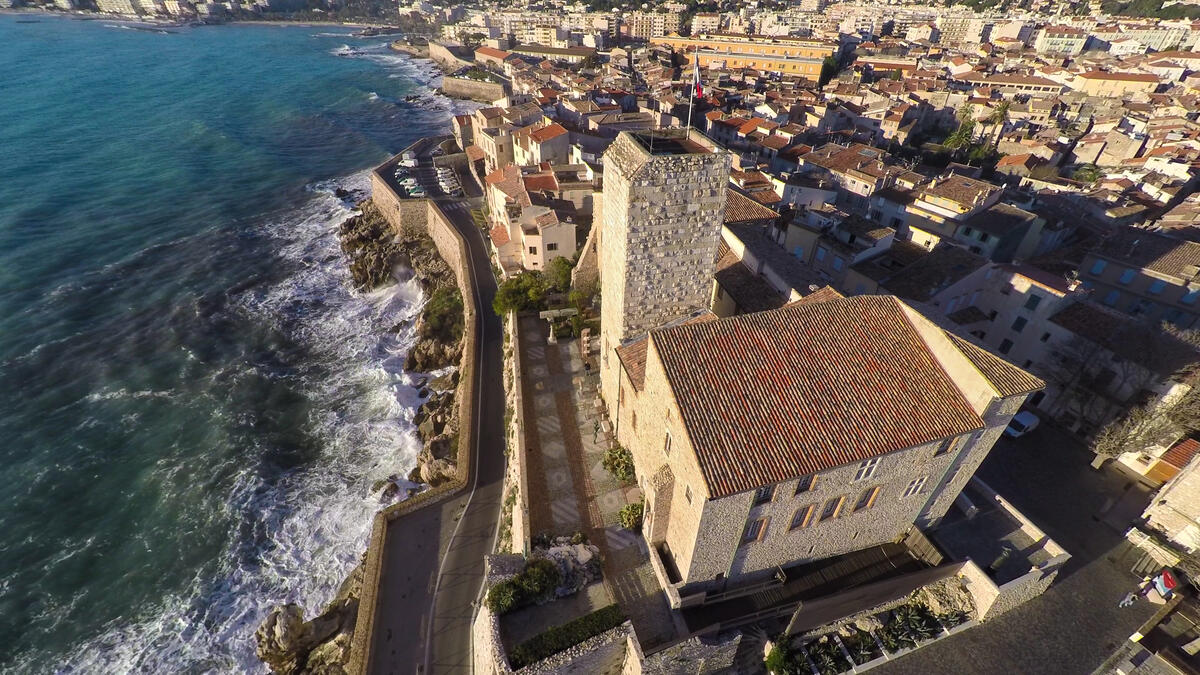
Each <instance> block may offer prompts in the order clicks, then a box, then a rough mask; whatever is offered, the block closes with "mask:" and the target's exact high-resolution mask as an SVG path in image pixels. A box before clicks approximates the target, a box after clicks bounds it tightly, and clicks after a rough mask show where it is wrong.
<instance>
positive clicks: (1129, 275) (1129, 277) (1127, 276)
mask: <svg viewBox="0 0 1200 675" xmlns="http://www.w3.org/2000/svg"><path fill="white" fill-rule="evenodd" d="M1135 275H1137V272H1134V271H1133V270H1125V271H1124V272H1121V278H1120V279H1119V281H1120V282H1121V283H1123V284H1127V283H1129V282H1131V281H1133V277H1134V276H1135Z"/></svg>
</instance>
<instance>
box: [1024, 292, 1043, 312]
mask: <svg viewBox="0 0 1200 675" xmlns="http://www.w3.org/2000/svg"><path fill="white" fill-rule="evenodd" d="M1041 302H1042V296H1040V295H1035V294H1032V293H1031V294H1030V295H1029V299H1028V300H1026V301H1025V309H1028V310H1029V311H1033V310H1035V309H1037V306H1038V305H1039V304H1041Z"/></svg>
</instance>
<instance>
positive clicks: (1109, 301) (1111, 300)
mask: <svg viewBox="0 0 1200 675" xmlns="http://www.w3.org/2000/svg"><path fill="white" fill-rule="evenodd" d="M1120 297H1121V292H1120V291H1109V292H1108V295H1106V296H1104V304H1106V305H1108V306H1109V307H1112V306H1113V305H1116V304H1117V300H1118V299H1119V298H1120Z"/></svg>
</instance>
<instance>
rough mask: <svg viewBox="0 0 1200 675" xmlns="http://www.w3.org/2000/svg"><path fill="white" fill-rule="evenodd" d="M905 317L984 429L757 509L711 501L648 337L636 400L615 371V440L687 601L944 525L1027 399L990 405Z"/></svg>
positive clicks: (929, 331) (744, 502) (968, 374)
mask: <svg viewBox="0 0 1200 675" xmlns="http://www.w3.org/2000/svg"><path fill="white" fill-rule="evenodd" d="M910 316H911V319H912V321H913V323H914V325H916V326H917V328H918V331H919V332H921V333H922V334H923V337H925V339H926V342H927V344H928V345H929V346H930V348H931V350H932V351H933V352H934V354H935V356H936V357H937V359H938V361H939V363H940V364H941V366H942V367H943V368H944V369H945V370H946V371H947V373H949V374H950V375H951V376H952V377H954V379H955V381H956V384H958V386H959V387H960V390H961V391H962V393H963V394H964V395H965V396H966V397H967V399H968V400H969V401H971V403H972V405H973V406H974V407H975V409H976V410H978V411H979V412H980V416H981V417H982V418H983V420H984V422H985V424H986V426H985V427H984V428H983V429H980V430H978V431H975V432H972V433H968V434H964V435H962V436H959V437H957V438H956V440H955V441H954V442H953V443H952V444H951V446H950V447H951V449H950V450H949V451H948V452H944V453H942V454H938V451H939V448H940V447H941V445H942V443H943V441H944V440H945V439H936V440H931V441H930V442H929V443H927V444H924V445H919V446H916V447H912V448H906V449H902V450H898V451H896V452H892V453H889V454H887V455H884V456H882V457H879V462H878V464H877V465H876V467H875V469H874V471H873V473H872V474H871V475H870V476H869V477H868V478H863V479H859V480H855V477H856V474H857V473H858V470H859V465H858V463H854V464H847V465H843V466H840V467H836V468H833V469H830V470H827V471H823V472H821V473H820V474H817V475H816V478H815V483H814V485H813V486H812V488H811V489H808V490H801V491H799V492H797V486H798V483H799V482H800V479H793V480H788V481H785V482H782V483H779V484H776V485H775V486H773V493H772V495H771V499H770V500H769V501H766V502H765V503H760V504H756V503H755V499H756V496H755V492H754V491H748V492H743V493H739V494H735V495H731V496H728V497H724V498H720V499H713V498H711V495H710V494H709V493H708V491H707V488H706V484H705V481H704V478H703V476H702V474H701V471H700V466H699V464H698V462H697V460H696V455H695V452H694V450H693V448H692V446H691V443H690V441H689V439H688V435H687V432H686V429H685V428H684V425H683V423H682V416H681V414H680V410H679V408H678V406H677V404H676V401H675V397H674V396H673V394H672V392H671V388H670V384H669V382H668V380H667V377H666V373H665V371H664V369H663V366H662V362H661V360H660V358H659V356H658V352H657V349H656V348H655V344H654V340H653V337H652V336H651V337H650V338H647V339H649V340H650V343H649V345H648V347H647V360H646V368H645V380H644V382H643V384H642V388H641V390H640V391H639V390H638V389H637V388H635V387H634V386H633V383H632V382H631V381H630V379H629V377H628V375H627V373H626V372H625V370H624V369H623V368H620V367H619V366H618V370H619V372H618V373H617V375H618V376H619V378H620V379H619V389H618V393H617V394H616V398H615V400H616V401H617V405H616V406H613V407H612V411H613V414H614V418H615V419H614V424H615V428H616V433H617V439H618V440H619V442H620V443H621V444H622V445H624V446H625V447H627V448H629V449H630V451H631V452H632V453H633V458H634V464H635V467H636V470H637V476H638V483H639V485H641V487H642V489H643V490H644V492H645V494H646V521H645V526H644V527H643V532H644V533H645V535H646V537H647V539H648V541H649V542H650V544H651V545H653V546H656V547H657V549H658V551H660V552H662V554H663V556H664V557H666V558H669V561H670V562H672V563H673V564H674V566H675V568H676V569H677V570H678V572H679V575H680V577H681V582H680V586H679V591H678V592H679V595H680V596H682V598H683V603H684V604H688V596H689V595H692V596H694V595H695V594H697V593H701V592H704V591H718V590H721V589H723V588H726V584H729V585H732V586H736V585H738V584H742V583H753V582H755V581H759V580H762V579H765V578H767V577H769V576H770V575H771V573H772V572H773V570H774V569H775V568H776V567H777V566H787V565H791V564H797V563H804V562H809V561H813V560H820V559H823V558H828V557H831V556H836V555H841V554H844V553H849V552H851V551H856V550H860V549H864V548H868V547H870V546H874V545H878V544H882V543H886V542H891V541H895V540H897V539H899V538H900V537H901V536H903V534H904V533H905V532H906V531H908V530H909V528H911V527H913V526H914V525H917V526H919V527H922V528H929V527H933V526H935V525H936V524H937V523H938V522H939V521H940V520H941V519H942V518H943V517H944V516H945V514H946V512H947V511H948V510H949V508H950V507H951V506H952V505H953V503H954V500H955V498H956V497H957V496H958V494H959V493H960V492H961V491H962V489H963V487H964V486H965V485H966V483H967V481H968V480H970V478H971V476H973V475H974V473H975V471H976V469H978V467H979V465H980V464H981V463H982V462H983V460H984V459H985V458H986V457H987V454H988V452H989V451H990V450H991V447H992V445H993V444H994V443H995V441H996V440H997V439H998V438H999V437H1000V435H1001V433H1003V431H1004V427H1005V426H1006V425H1007V424H1008V422H1009V420H1010V419H1011V418H1012V416H1013V415H1014V414H1015V413H1016V412H1017V411H1018V410H1019V409H1020V406H1021V404H1022V402H1023V401H1024V400H1025V395H1023V394H1022V395H1019V396H1013V397H1009V398H999V397H997V396H996V395H995V392H994V390H992V389H991V388H990V386H989V385H988V384H987V382H986V380H984V379H983V378H982V377H980V376H979V375H978V374H977V372H976V371H975V369H974V366H972V365H971V364H970V362H969V361H967V360H966V358H965V357H964V356H963V355H962V353H961V352H959V351H958V349H957V347H955V346H954V345H953V343H951V342H950V341H949V339H948V338H947V337H946V336H945V333H944V332H943V331H942V330H941V329H940V328H938V327H937V326H936V325H934V324H933V323H931V322H929V321H928V320H927V319H925V318H924V317H922V316H921V315H920V314H917V313H916V312H915V311H913V312H911V314H910ZM609 400H614V399H609ZM668 436H669V437H670V441H669V443H668V441H667V438H668ZM922 479H923V481H922ZM913 481H922V482H921V487H920V488H919V490H918V491H917V492H916V493H915V494H911V495H906V494H905V493H906V492H907V491H908V489H909V486H910V484H911V483H913ZM873 488H878V492H876V493H875V496H874V497H873V499H871V505H870V506H869V507H866V508H863V509H861V510H860V511H855V505H856V503H857V502H858V501H859V499H860V497H862V496H863V494H864V492H866V491H868V490H871V489H873ZM839 497H840V498H843V500H844V501H843V502H842V505H841V508H840V511H839V513H838V515H837V516H836V517H834V518H831V519H829V520H827V521H824V522H820V521H819V517H820V514H821V510H822V508H823V507H824V506H825V505H826V504H828V503H829V502H830V500H835V499H837V498H839ZM808 507H812V509H813V510H812V513H811V515H810V517H809V520H810V522H809V524H808V525H807V526H797V527H794V528H793V527H792V524H793V518H794V517H799V518H801V520H803V515H801V516H797V512H798V511H802V510H804V509H806V508H808ZM759 519H765V520H766V523H765V527H764V531H763V533H762V534H761V535H760V537H759V538H758V540H757V541H753V542H748V543H743V541H742V539H743V534H744V533H745V531H746V528H747V526H748V524H749V523H750V522H752V521H755V520H759ZM696 600H698V599H697V598H693V601H696Z"/></svg>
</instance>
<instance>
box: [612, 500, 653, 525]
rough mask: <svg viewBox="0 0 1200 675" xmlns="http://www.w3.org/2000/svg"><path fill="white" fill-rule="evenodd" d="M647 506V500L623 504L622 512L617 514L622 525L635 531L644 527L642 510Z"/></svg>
mask: <svg viewBox="0 0 1200 675" xmlns="http://www.w3.org/2000/svg"><path fill="white" fill-rule="evenodd" d="M645 508H646V503H645V502H635V503H633V504H626V505H625V506H622V507H621V512H620V513H619V514H617V517H618V518H619V519H620V521H621V527H624V528H626V529H629V530H633V531H634V532H638V531H640V530H641V529H642V512H643V511H644V510H645Z"/></svg>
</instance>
